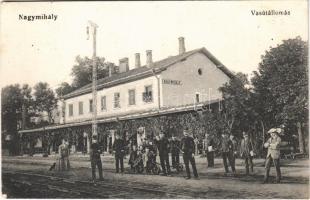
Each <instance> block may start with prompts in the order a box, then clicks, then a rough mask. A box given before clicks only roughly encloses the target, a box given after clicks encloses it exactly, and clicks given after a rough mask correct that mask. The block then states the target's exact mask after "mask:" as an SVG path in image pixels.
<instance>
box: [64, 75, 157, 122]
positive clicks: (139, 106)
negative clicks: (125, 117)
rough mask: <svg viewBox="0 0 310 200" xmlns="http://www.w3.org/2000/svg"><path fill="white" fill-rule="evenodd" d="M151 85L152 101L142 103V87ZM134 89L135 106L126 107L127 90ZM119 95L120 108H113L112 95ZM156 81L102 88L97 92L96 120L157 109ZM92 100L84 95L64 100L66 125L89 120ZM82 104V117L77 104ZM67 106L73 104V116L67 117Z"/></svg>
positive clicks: (152, 78)
mask: <svg viewBox="0 0 310 200" xmlns="http://www.w3.org/2000/svg"><path fill="white" fill-rule="evenodd" d="M147 85H152V93H153V101H152V102H148V103H146V102H143V100H142V93H143V92H144V86H147ZM130 89H135V91H136V99H135V100H136V105H128V104H129V97H128V90H130ZM115 92H119V93H120V105H121V107H120V108H114V93H115ZM157 94H158V93H157V79H156V78H155V77H154V76H152V77H148V78H145V79H142V80H137V81H133V82H129V83H125V84H121V85H117V86H114V87H111V88H104V89H102V90H100V91H98V92H97V113H98V118H100V117H109V116H117V115H121V114H126V113H134V112H139V111H146V110H151V109H156V108H158V95H157ZM101 96H106V102H107V103H106V106H107V110H104V111H101ZM90 99H92V94H91V93H89V94H84V95H81V96H78V97H73V98H70V99H66V100H65V104H66V123H69V122H75V121H83V120H86V119H91V117H92V113H90V112H89V100H90ZM80 101H82V102H83V115H79V102H80ZM69 104H73V116H69Z"/></svg>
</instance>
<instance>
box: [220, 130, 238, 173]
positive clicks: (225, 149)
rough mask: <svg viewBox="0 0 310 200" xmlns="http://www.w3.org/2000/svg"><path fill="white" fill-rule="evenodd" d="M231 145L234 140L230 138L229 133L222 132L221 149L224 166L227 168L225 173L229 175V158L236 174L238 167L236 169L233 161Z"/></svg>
mask: <svg viewBox="0 0 310 200" xmlns="http://www.w3.org/2000/svg"><path fill="white" fill-rule="evenodd" d="M231 146H232V142H231V140H230V139H229V135H228V134H227V133H222V140H221V145H220V150H221V152H222V157H223V164H224V168H225V174H224V175H227V173H228V172H229V170H228V163H227V160H228V161H229V164H230V166H231V170H232V172H233V173H234V174H236V169H235V166H234V163H233V162H232V161H233V160H232V159H231V157H230V153H229V152H230V151H231V149H230V147H231Z"/></svg>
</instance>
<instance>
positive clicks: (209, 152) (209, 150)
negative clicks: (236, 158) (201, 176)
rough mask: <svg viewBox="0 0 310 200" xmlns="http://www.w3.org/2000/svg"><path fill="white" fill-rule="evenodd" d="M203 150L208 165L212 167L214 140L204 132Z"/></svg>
mask: <svg viewBox="0 0 310 200" xmlns="http://www.w3.org/2000/svg"><path fill="white" fill-rule="evenodd" d="M202 146H203V150H204V153H205V154H206V156H207V162H208V167H214V147H215V145H214V140H213V138H211V136H210V135H209V134H208V133H206V134H205V138H204V139H203V145H202Z"/></svg>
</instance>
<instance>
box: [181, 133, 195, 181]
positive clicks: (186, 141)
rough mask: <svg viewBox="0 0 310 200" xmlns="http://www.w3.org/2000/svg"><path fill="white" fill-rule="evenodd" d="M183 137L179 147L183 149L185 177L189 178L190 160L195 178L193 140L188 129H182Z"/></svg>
mask: <svg viewBox="0 0 310 200" xmlns="http://www.w3.org/2000/svg"><path fill="white" fill-rule="evenodd" d="M183 134H184V137H183V138H182V140H181V149H182V151H183V160H184V164H185V168H186V174H187V176H186V177H185V178H186V179H190V178H191V174H190V169H189V162H191V165H192V169H193V173H194V176H195V178H196V179H198V173H197V169H196V163H195V157H194V153H195V142H194V139H193V138H192V137H190V136H189V133H188V129H184V130H183Z"/></svg>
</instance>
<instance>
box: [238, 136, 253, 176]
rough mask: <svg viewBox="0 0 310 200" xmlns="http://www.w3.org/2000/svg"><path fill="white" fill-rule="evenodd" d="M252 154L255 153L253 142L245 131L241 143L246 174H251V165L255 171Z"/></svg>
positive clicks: (241, 154) (241, 153)
mask: <svg viewBox="0 0 310 200" xmlns="http://www.w3.org/2000/svg"><path fill="white" fill-rule="evenodd" d="M251 152H252V153H251ZM251 154H253V144H252V142H251V140H250V139H249V135H248V133H246V132H244V131H243V139H242V140H241V144H240V156H241V158H243V159H244V163H245V173H246V175H249V165H250V167H251V172H252V173H253V156H252V155H251ZM253 155H254V154H253Z"/></svg>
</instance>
